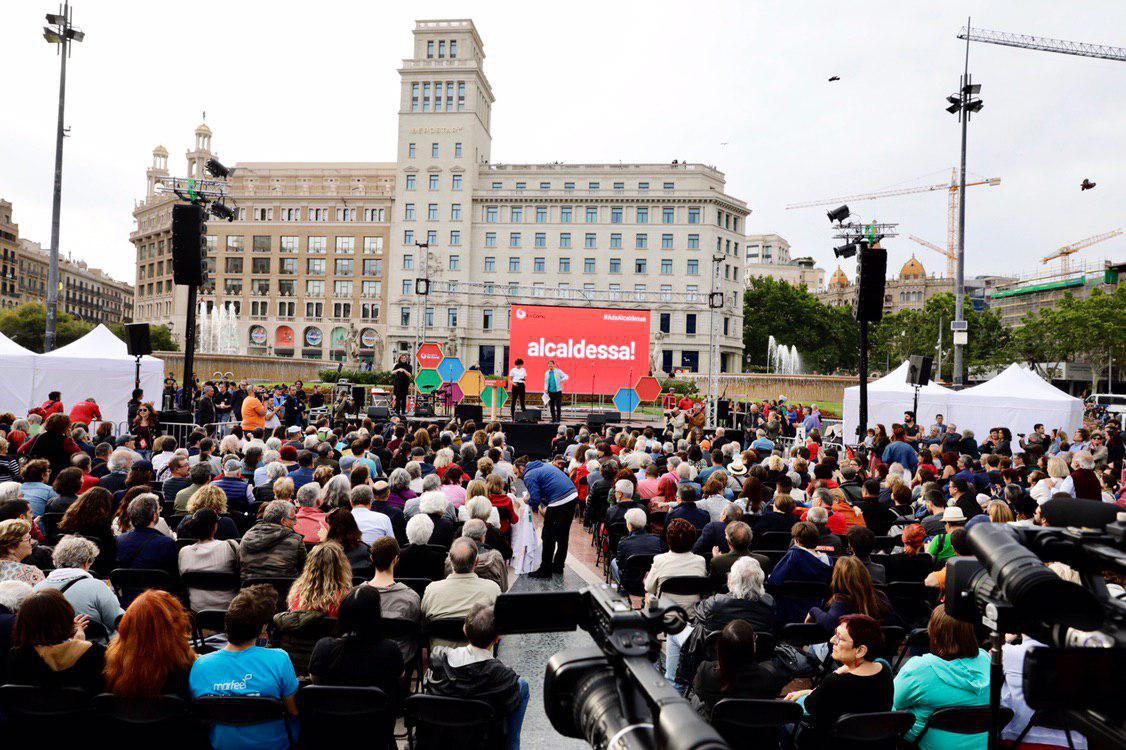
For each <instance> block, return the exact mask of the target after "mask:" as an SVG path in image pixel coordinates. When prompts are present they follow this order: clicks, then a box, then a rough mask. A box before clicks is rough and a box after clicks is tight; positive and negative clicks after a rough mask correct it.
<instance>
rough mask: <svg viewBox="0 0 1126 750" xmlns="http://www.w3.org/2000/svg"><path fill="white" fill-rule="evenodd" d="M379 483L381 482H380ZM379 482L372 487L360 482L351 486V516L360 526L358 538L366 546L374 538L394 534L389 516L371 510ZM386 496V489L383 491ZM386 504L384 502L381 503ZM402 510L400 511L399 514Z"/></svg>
mask: <svg viewBox="0 0 1126 750" xmlns="http://www.w3.org/2000/svg"><path fill="white" fill-rule="evenodd" d="M380 484H383V483H382V482H380ZM379 489H380V488H379V484H377V485H376V486H375V487H374V488H372V487H368V486H367V485H363V484H361V485H360V486H358V487H353V488H352V494H351V496H350V501H351V503H352V517H353V518H354V519H355V520H356V525H357V526H359V527H360V538H361V539H362V540H363V542H364V544H367V545H368V546H370V545H372V544H374V543H375V540H376V539H379V538H380V537H385V536H395V529H394V528H393V527H392V524H391V518H389V517H388V516H387V514H386V513H382V512H377V511H375V510H372V504H373V501H374V500H375V496H376V494H377V493H378V492H379ZM383 495H384V497H386V491H384V492H383ZM381 504H383V505H386V502H383V503H381ZM401 513H402V511H400V514H401Z"/></svg>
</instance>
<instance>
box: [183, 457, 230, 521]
mask: <svg viewBox="0 0 1126 750" xmlns="http://www.w3.org/2000/svg"><path fill="white" fill-rule="evenodd" d="M212 476H213V474H212V473H211V465H210V464H208V463H198V464H196V465H195V466H193V467H192V468H191V470H190V471H189V472H188V480H189V484H187V485H185V486H184V487H182V488H181V489H180V490H179V491H178V492H177V493H176V497H175V498H174V499H173V501H172V509H173V510H174V511H175V512H176V513H186V512H187V510H188V501H189V500H191V499H192V496H193V495H194V494H195V493H197V492H199V490H200V488H202V487H206V486H207V485H209V484H210V483H211V477H212ZM220 492H222V490H220ZM226 497H227V493H225V492H224V493H223V499H224V500H225V499H226Z"/></svg>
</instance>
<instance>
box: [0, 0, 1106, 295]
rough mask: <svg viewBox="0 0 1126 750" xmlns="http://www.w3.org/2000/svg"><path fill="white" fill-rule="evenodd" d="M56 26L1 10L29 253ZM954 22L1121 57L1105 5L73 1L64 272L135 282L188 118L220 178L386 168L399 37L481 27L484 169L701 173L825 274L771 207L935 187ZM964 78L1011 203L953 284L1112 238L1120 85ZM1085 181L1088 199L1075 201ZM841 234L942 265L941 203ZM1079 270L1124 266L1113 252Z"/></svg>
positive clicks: (1033, 58) (983, 74)
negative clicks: (677, 169)
mask: <svg viewBox="0 0 1126 750" xmlns="http://www.w3.org/2000/svg"><path fill="white" fill-rule="evenodd" d="M53 8H54V4H53V2H51V0H42V1H40V0H5V1H4V2H3V3H2V4H0V62H2V68H0V69H2V70H4V71H5V80H4V95H3V109H4V114H5V116H4V118H3V122H2V123H0V196H2V197H4V198H7V199H8V200H10V201H12V203H13V204H15V217H16V220H17V222H18V223H19V224H20V233H21V235H22V236H25V237H29V238H32V239H35V240H38V241H40V242H42V243H43V244H44V245H45V246H46V245H47V244H48V243H49V240H50V215H51V180H52V164H53V158H54V131H55V113H56V95H57V86H58V60H57V57H56V55H55V52H54V51H53V48H52V47H51V46H49V45H48V44H47V43H46V42H44V41H43V39H42V37H41V35H40V27H41V26H42V23H43V16H42V14H43V12H45V11H48V10H52V9H53ZM968 14H972V15H973V17H974V25H975V26H981V27H984V28H992V29H1000V30H1005V31H1012V32H1021V33H1027V34H1036V35H1043V36H1050V37H1056V38H1061V39H1069V40H1079V41H1090V42H1102V43H1106V44H1112V45H1118V46H1126V3H1122V2H1120V1H1119V0H1101V1H1097V2H1095V1H1092V2H1080V3H1060V2H1055V1H1053V0H1035V1H1034V0H1013V1H1011V2H965V1H964V0H953V1H948V2H943V3H921V2H909V3H904V2H902V1H901V0H900V1H898V2H894V1H893V2H876V1H874V0H858V1H857V2H852V3H844V2H839V0H835V1H834V2H804V1H799V2H794V1H793V0H789V1H788V2H757V1H752V0H745V1H744V2H710V1H708V0H703V1H697V2H692V3H685V2H666V1H665V0H649V1H648V2H615V1H613V0H611V1H610V2H607V1H606V0H602V1H601V2H587V1H586V0H571V1H570V2H566V3H527V2H509V1H507V0H506V1H504V2H480V1H473V2H424V1H423V2H412V3H391V2H339V1H337V0H320V2H315V3H310V2H308V1H307V0H303V1H302V2H292V1H291V0H273V1H271V2H248V1H247V0H225V1H224V2H217V1H212V0H195V1H194V2H153V1H151V0H150V1H149V2H133V1H132V0H129V1H126V0H78V2H77V3H76V8H75V20H76V22H77V24H78V25H79V26H80V27H81V28H82V29H83V30H84V31H86V33H87V37H86V41H85V42H84V43H82V44H80V45H77V46H76V49H75V52H74V55H73V57H72V59H71V66H70V72H69V86H68V98H67V123H68V124H69V125H70V127H71V128H72V131H71V137H69V138H68V139H67V141H66V161H65V168H66V171H65V177H64V191H63V227H62V248H63V250H64V252H66V251H69V252H72V253H74V254H75V255H77V256H80V257H82V258H85V259H86V260H88V261H90V262H91V263H92V264H94V265H99V266H102V267H104V268H106V269H107V270H109V271H110V272H111V273H113V274H114V275H117V276H119V277H121V278H124V279H130V280H131V279H132V278H133V276H134V253H133V247H132V245H130V244H129V240H128V236H129V232H130V230H131V228H132V226H133V222H132V216H131V209H132V206H133V202H134V201H135V200H136V199H138V198H141V197H142V196H143V194H144V170H145V167H146V166H147V165H148V164H149V162H150V160H151V156H150V154H151V152H152V148H153V147H154V146H155V145H157V144H158V143H159V144H164V145H165V146H167V147H168V149H169V152H170V154H171V156H170V166H171V167H172V169H173V171H174V173H176V174H182V172H183V169H184V157H183V154H184V152H185V150H186V149H187V148H188V147H189V145H190V139H191V134H192V131H193V129H194V128H195V126H196V125H197V124H198V123H199V120H200V111H201V110H203V109H206V110H207V122H208V124H209V125H210V126H211V127H212V129H213V130H214V132H215V135H214V140H213V145H214V147H215V149H216V151H217V152H218V153H219V155H220V157H221V158H222V159H223V160H224V161H226V162H227V163H233V162H237V161H255V160H272V161H313V160H325V161H386V160H390V159H392V158H393V157H394V147H395V130H396V108H397V101H398V87H399V79H398V74H397V73H396V69H397V67H398V65H399V63H400V60H401V59H402V58H404V57H407V56H408V55H409V54H410V51H411V37H410V32H411V29H412V27H413V21H414V20H415V19H416V18H462V17H471V18H473V20H474V21H475V22H476V24H477V27H478V30H479V32H480V34H481V36H482V38H483V40H484V44H485V51H486V54H487V59H486V63H485V70H486V74H487V75H488V77H489V79H490V80H491V82H492V85H493V90H494V92H495V94H496V97H497V103H496V108H495V110H494V116H493V126H494V131H493V161H494V162H545V161H554V160H562V161H576V162H617V161H623V162H666V161H671V160H672V159H686V160H688V161H691V162H704V163H709V164H714V165H716V166H717V167H719V168H720V169H721V170H723V171H724V172H725V173H726V174H727V181H728V182H727V188H728V192H729V193H731V194H732V195H735V196H737V197H739V198H742V199H743V200H746V201H747V202H748V204H749V205H750V207H751V209H752V211H753V213H752V215H751V218H750V222H749V228H748V231H750V232H755V233H757V232H777V233H779V234H781V235H783V236H784V237H786V238H787V239H788V240H789V241H790V242H791V243H792V245H793V252H794V253H795V254H796V255H812V256H813V257H814V258H816V259H817V260H818V262H819V263H820V264H821V265H823V266H824V267H825V268H826V269H827V270H828V271H829V272H831V271H832V269H833V268H835V266H836V262H835V260H834V258H833V254H832V249H831V248H832V244H833V241H832V239H831V237H830V232H829V226H828V222H827V220H826V218H825V215H824V212H823V210H819V209H806V210H800V211H786V210H784V206H785V205H786V204H787V203H791V202H796V201H801V200H809V199H816V198H822V197H830V196H833V195H844V194H850V193H856V192H864V191H868V190H874V189H878V188H884V187H888V186H893V185H902V186H909V185H916V184H920V185H921V184H927V183H931V182H942V181H945V180H947V179H948V178H949V174H950V168H951V167H953V166H955V165H956V164H957V159H958V135H959V129H958V125H957V121H956V118H955V117H954V116H953V115H948V114H947V113H946V112H945V111H943V105H944V98H945V96H946V95H947V94H949V93H951V92H952V91H954V89H955V88H956V87H957V83H958V76H959V74H960V73H961V69H962V55H963V44H964V43H963V42H961V41H959V40H957V39H956V38H955V34H956V33H957V31H958V29H959V27H960V26H961V25H962V24H964V23H965V17H966V16H967V15H968ZM970 66H971V71H972V72H973V73H974V76H975V80H976V81H977V82H980V83H982V85H983V89H982V96H983V98H984V100H985V108H984V110H983V111H982V113H981V114H980V116H977V117H975V118H974V120H973V122H972V123H971V126H970V151H969V171H970V173H971V174H977V175H981V176H988V177H993V176H998V177H1001V178H1002V184H1001V186H999V187H989V188H973V189H971V191H970V202H969V203H968V211H967V273H968V274H970V275H972V274H980V273H1001V272H1012V271H1015V270H1028V271H1031V270H1033V269H1034V268H1035V267H1037V266H1038V265H1039V264H1038V259H1039V258H1040V257H1042V256H1043V255H1044V254H1046V253H1047V252H1048V251H1050V250H1052V249H1053V248H1055V247H1058V246H1060V245H1063V244H1066V243H1069V242H1073V241H1075V240H1078V239H1081V238H1083V237H1086V236H1088V235H1091V234H1096V233H1099V232H1103V231H1106V230H1109V229H1113V228H1116V227H1126V215H1124V214H1126V211H1124V207H1126V146H1124V140H1123V132H1124V125H1126V63H1118V62H1111V61H1104V60H1093V59H1086V58H1079V57H1072V56H1065V55H1059V54H1049V53H1044V52H1033V51H1027V50H1019V49H1010V48H1004V47H996V46H991V45H980V44H979V45H974V47H973V48H972V50H971V54H970ZM830 75H839V76H841V81H839V82H836V83H831V84H830V83H828V82H827V80H826V79H827V78H828V77H829V76H830ZM724 143H726V144H727V145H722V144H724ZM1084 177H1089V178H1090V179H1092V180H1094V181H1096V182H1097V183H1098V187H1097V188H1096V189H1095V190H1093V191H1088V192H1085V193H1080V191H1079V182H1080V181H1081V180H1082V179H1083V178H1084ZM853 213H854V215H858V214H859V215H860V216H862V217H863V218H878V219H880V220H883V221H898V222H900V225H901V226H900V228H901V231H903V233H904V236H903V237H900V238H897V239H894V240H889V242H888V247H889V250H890V256H891V257H890V260H889V267H891V268H896V269H897V268H898V264H901V263H902V262H903V261H904V260H906V259H907V258H908V257H909V256H910V255H911V254H912V253H913V252H914V253H917V254H918V256H919V258H920V259H921V260H923V262H924V263H925V264H926V267H927V269H928V270H932V271H937V270H941V268H942V267H943V263H944V258H943V257H942V256H940V255H938V254H936V253H933V252H931V251H929V250H926V249H924V248H922V247H919V246H917V245H915V244H914V243H913V242H911V241H910V240H908V239H907V238H906V236H905V235H906V234H907V233H908V232H910V233H913V234H917V235H919V236H922V237H925V238H928V239H930V240H932V241H934V242H936V243H938V244H943V243H944V242H945V236H946V204H945V197H944V195H943V194H942V193H929V194H922V195H915V196H909V197H902V198H896V199H885V200H883V201H881V202H867V203H855V204H853ZM1079 257H1083V258H1088V259H1098V258H1102V257H1111V258H1123V257H1126V237H1119V238H1117V239H1114V240H1111V241H1108V242H1106V243H1104V244H1102V245H1100V246H1097V247H1095V248H1092V249H1091V250H1088V251H1085V252H1084V253H1083V254H1082V255H1081V256H1079ZM850 266H851V262H849V267H846V271H848V272H849V274H850V275H851V273H852V270H853V269H852V268H851V267H850Z"/></svg>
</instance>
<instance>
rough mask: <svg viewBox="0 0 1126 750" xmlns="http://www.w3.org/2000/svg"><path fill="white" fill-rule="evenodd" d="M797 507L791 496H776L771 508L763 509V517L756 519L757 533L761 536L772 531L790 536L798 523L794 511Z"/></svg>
mask: <svg viewBox="0 0 1126 750" xmlns="http://www.w3.org/2000/svg"><path fill="white" fill-rule="evenodd" d="M797 507H798V506H797V503H795V502H794V498H793V497H791V496H790V495H775V496H774V502H773V503H772V504H771V506H770V507H768V508H765V509H763V512H762V515H760V516H756V517H755V520H754V525H755V533H756V534H758V535H759V536H762V535H763V534H765V533H767V532H770V531H782V532H785V533H787V534H789V533H790V531H791V530H792V529H793V528H794V524H795V523H797V521H798V519H797V518H796V517H795V516H794V509H795V508H797Z"/></svg>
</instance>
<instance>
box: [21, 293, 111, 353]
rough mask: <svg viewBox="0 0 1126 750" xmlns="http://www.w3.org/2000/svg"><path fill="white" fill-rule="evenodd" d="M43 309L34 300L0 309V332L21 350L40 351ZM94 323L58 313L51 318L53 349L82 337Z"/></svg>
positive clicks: (44, 317) (45, 324) (41, 350)
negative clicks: (53, 330) (52, 323)
mask: <svg viewBox="0 0 1126 750" xmlns="http://www.w3.org/2000/svg"><path fill="white" fill-rule="evenodd" d="M46 327H47V308H46V307H45V306H43V305H41V304H39V303H38V302H26V303H24V304H22V305H20V306H19V307H12V308H8V309H7V310H4V311H3V312H0V332H2V333H3V334H4V335H5V336H7V337H8V338H10V339H12V340H13V341H15V342H16V343H17V344H19V345H20V346H22V347H24V348H25V349H30V350H31V351H33V352H38V353H40V354H42V352H43V338H44V330H45V329H46ZM93 328H94V326H93V325H91V324H90V323H87V322H85V321H82V320H76V319H75V318H72V317H71V316H70V315H68V314H66V313H63V312H60V313H59V314H58V317H57V318H56V319H55V348H58V347H60V346H66V345H67V344H69V343H71V342H72V341H75V340H76V339H79V338H82V337H83V336H85V335H86V334H87V333H89V332H90V331H91V330H93Z"/></svg>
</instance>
